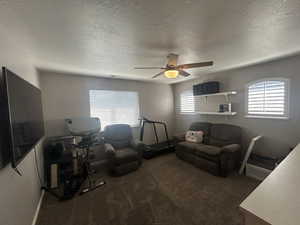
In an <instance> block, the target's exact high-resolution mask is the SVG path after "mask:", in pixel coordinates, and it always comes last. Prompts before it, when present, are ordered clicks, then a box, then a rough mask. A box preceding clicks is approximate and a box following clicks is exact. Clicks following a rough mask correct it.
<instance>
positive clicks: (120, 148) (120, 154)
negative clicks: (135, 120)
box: [104, 124, 144, 175]
mask: <svg viewBox="0 0 300 225" xmlns="http://www.w3.org/2000/svg"><path fill="white" fill-rule="evenodd" d="M104 142H105V154H106V156H107V159H108V168H109V171H110V172H111V173H112V174H113V175H123V174H126V173H129V172H131V171H133V170H136V169H138V168H139V166H140V165H141V164H142V154H143V149H144V144H142V143H141V142H138V141H135V140H134V139H133V136H132V131H131V127H130V126H129V125H127V124H115V125H110V126H106V127H105V130H104Z"/></svg>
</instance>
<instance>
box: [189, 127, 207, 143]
mask: <svg viewBox="0 0 300 225" xmlns="http://www.w3.org/2000/svg"><path fill="white" fill-rule="evenodd" d="M203 134H204V133H203V131H201V130H199V131H192V130H189V131H187V132H186V135H185V140H186V141H188V142H194V143H202V141H203Z"/></svg>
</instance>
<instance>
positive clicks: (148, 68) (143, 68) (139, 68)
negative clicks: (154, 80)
mask: <svg viewBox="0 0 300 225" xmlns="http://www.w3.org/2000/svg"><path fill="white" fill-rule="evenodd" d="M134 69H136V70H152V69H160V70H163V69H165V68H163V67H134Z"/></svg>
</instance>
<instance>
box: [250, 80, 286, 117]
mask: <svg viewBox="0 0 300 225" xmlns="http://www.w3.org/2000/svg"><path fill="white" fill-rule="evenodd" d="M248 115H249V116H255V115H256V116H262V117H264V116H265V117H287V116H288V82H287V80H285V79H270V80H260V81H257V82H254V83H252V84H250V85H248Z"/></svg>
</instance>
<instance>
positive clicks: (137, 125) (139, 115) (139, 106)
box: [89, 89, 141, 131]
mask: <svg viewBox="0 0 300 225" xmlns="http://www.w3.org/2000/svg"><path fill="white" fill-rule="evenodd" d="M91 91H111V92H134V93H137V104H138V110H139V111H138V118H137V123H136V124H129V125H130V127H132V128H137V127H140V122H139V119H140V117H141V104H140V103H141V101H140V93H139V92H138V91H131V90H111V89H89V110H90V113H89V114H90V116H92V111H91V99H90V93H91ZM99 119H100V123H101V118H99ZM110 125H112V124H110ZM104 128H105V127H104V126H102V123H101V131H103V130H104Z"/></svg>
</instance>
